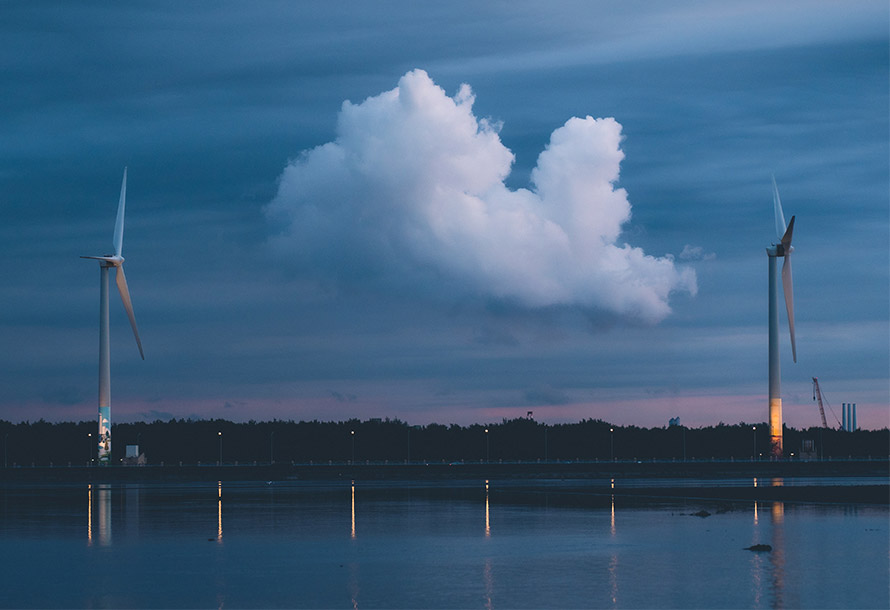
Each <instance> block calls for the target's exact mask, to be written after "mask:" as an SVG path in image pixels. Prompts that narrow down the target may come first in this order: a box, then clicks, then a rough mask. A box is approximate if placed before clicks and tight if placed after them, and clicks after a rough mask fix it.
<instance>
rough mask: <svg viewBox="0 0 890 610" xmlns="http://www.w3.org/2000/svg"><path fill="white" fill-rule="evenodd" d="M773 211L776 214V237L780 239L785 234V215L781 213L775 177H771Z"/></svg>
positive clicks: (780, 202)
mask: <svg viewBox="0 0 890 610" xmlns="http://www.w3.org/2000/svg"><path fill="white" fill-rule="evenodd" d="M773 209H774V211H775V213H776V237H778V238H779V239H781V238H782V235H784V234H785V215H784V214H783V213H782V200H781V199H779V187H777V186H776V177H775V176H773Z"/></svg>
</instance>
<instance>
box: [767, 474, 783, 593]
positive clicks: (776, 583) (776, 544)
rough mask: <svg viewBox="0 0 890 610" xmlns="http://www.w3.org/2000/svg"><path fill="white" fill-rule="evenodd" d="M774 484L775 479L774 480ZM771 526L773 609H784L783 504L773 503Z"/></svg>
mask: <svg viewBox="0 0 890 610" xmlns="http://www.w3.org/2000/svg"><path fill="white" fill-rule="evenodd" d="M774 484H775V479H774ZM770 516H771V517H772V526H773V539H772V542H773V544H772V547H773V550H772V553H770V564H771V565H772V572H773V581H772V592H773V608H784V607H785V503H784V502H773V505H772V510H771V511H770Z"/></svg>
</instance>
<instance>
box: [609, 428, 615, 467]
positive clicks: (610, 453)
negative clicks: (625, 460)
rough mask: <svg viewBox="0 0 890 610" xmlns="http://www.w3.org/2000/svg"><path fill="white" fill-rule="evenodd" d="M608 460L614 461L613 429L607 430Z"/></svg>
mask: <svg viewBox="0 0 890 610" xmlns="http://www.w3.org/2000/svg"><path fill="white" fill-rule="evenodd" d="M609 459H610V460H612V461H613V462H614V461H615V428H609Z"/></svg>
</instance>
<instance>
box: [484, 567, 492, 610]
mask: <svg viewBox="0 0 890 610" xmlns="http://www.w3.org/2000/svg"><path fill="white" fill-rule="evenodd" d="M482 580H483V582H484V583H485V607H486V608H487V609H488V610H492V608H494V601H493V595H494V577H493V576H492V573H491V557H486V558H485V565H484V567H483V568H482Z"/></svg>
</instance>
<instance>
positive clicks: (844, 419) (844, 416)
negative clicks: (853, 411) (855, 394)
mask: <svg viewBox="0 0 890 610" xmlns="http://www.w3.org/2000/svg"><path fill="white" fill-rule="evenodd" d="M841 428H842V429H843V430H844V431H845V432H846V431H847V403H845V402H844V403H841Z"/></svg>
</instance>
